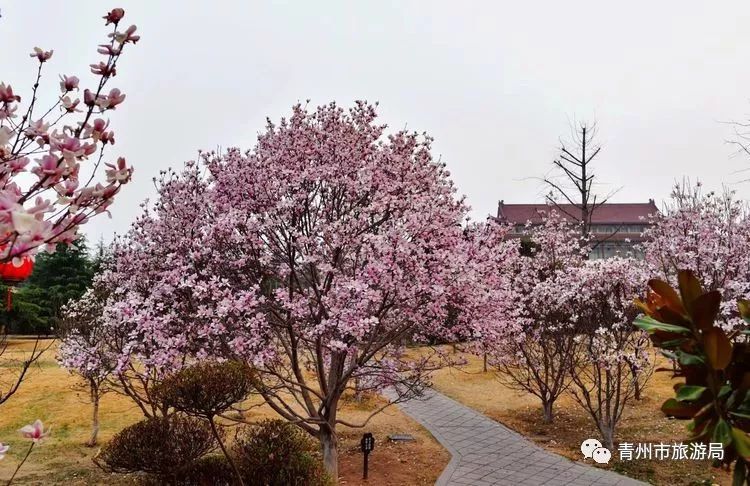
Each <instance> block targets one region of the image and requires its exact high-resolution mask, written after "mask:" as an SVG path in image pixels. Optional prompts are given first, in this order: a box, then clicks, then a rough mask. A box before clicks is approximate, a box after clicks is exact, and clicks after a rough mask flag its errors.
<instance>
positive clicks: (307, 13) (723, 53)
mask: <svg viewBox="0 0 750 486" xmlns="http://www.w3.org/2000/svg"><path fill="white" fill-rule="evenodd" d="M115 6H122V7H124V8H125V10H126V13H127V15H126V21H127V22H128V23H135V24H137V25H138V28H139V31H140V33H141V34H142V39H141V42H140V43H139V44H138V45H137V46H135V48H132V49H130V52H128V53H127V54H126V55H125V56H123V59H122V60H121V62H120V63H119V65H118V76H117V77H116V78H115V80H114V83H113V85H112V86H117V87H120V88H121V89H122V90H123V91H124V92H125V93H126V94H127V101H126V102H125V104H124V105H123V106H122V107H121V108H122V109H118V110H117V112H116V113H114V114H113V116H112V122H113V127H114V130H115V133H116V137H117V144H116V145H115V147H114V149H115V150H114V152H111V154H112V155H115V154H121V155H124V156H126V157H127V159H128V160H129V161H130V162H131V163H132V164H133V165H134V166H135V168H136V172H135V179H134V181H133V183H132V184H130V185H128V186H127V187H126V188H125V190H124V191H123V192H122V193H121V195H120V197H119V199H118V200H117V202H116V204H115V205H114V207H113V211H112V214H113V218H112V219H107V218H106V216H104V217H100V218H98V219H97V220H95V221H93V222H92V223H90V224H88V225H87V227H86V232H87V233H88V234H89V236H90V238H92V239H98V238H99V237H100V236H101V235H103V236H104V238H105V239H109V238H111V235H112V234H113V233H114V232H118V233H122V232H124V231H125V230H126V229H127V227H128V225H129V224H130V222H131V221H132V220H133V219H134V218H135V216H136V215H137V214H138V213H139V212H140V209H139V203H140V202H141V201H142V200H144V199H145V198H147V197H152V196H153V195H154V189H153V186H152V182H151V179H152V177H154V176H155V175H157V174H158V172H159V170H160V169H164V168H166V167H168V166H180V165H181V164H182V162H183V161H185V160H188V159H191V158H194V156H195V154H196V151H197V150H198V149H213V148H216V147H218V146H221V147H228V146H239V147H242V148H250V147H251V146H252V145H253V144H254V140H255V137H256V135H257V133H258V131H259V130H261V129H262V127H263V125H264V121H265V118H266V116H270V117H271V118H272V119H278V118H279V117H281V116H282V115H287V114H288V113H289V109H290V107H291V105H292V104H294V103H295V102H297V101H304V100H306V99H310V100H311V103H312V104H314V105H317V104H323V103H327V102H328V101H330V100H336V101H337V102H339V103H340V104H342V105H349V104H351V102H352V101H353V100H355V99H367V100H369V101H379V102H380V113H381V115H382V118H383V120H384V121H385V122H387V123H388V124H389V125H390V126H391V127H393V128H394V129H397V128H401V127H403V126H404V125H407V126H408V127H409V128H410V129H414V130H419V131H423V130H425V131H427V132H429V133H430V134H431V135H433V136H434V137H435V139H436V141H435V145H434V148H435V150H434V152H435V155H436V156H441V157H442V159H443V161H445V162H446V163H447V165H448V167H449V169H450V170H451V172H452V174H453V177H454V181H455V182H456V184H457V186H458V189H459V191H460V192H461V193H463V194H466V195H467V197H468V201H469V203H470V204H471V206H472V208H473V216H474V217H475V218H483V217H484V216H485V215H486V214H488V213H494V211H495V208H496V205H497V201H498V200H499V199H505V201H506V202H535V201H539V202H541V200H542V189H541V187H540V184H539V182H537V181H536V180H534V179H533V178H534V177H538V176H542V175H544V174H545V173H547V172H548V171H549V168H550V161H551V160H552V159H553V157H554V156H555V152H556V150H555V149H556V146H557V141H558V138H559V137H560V136H564V135H566V134H567V133H568V126H569V122H570V120H571V119H572V118H574V117H575V118H578V119H581V120H586V119H596V121H597V123H598V127H599V132H600V138H599V140H600V142H601V143H602V145H603V147H604V148H603V151H602V153H601V155H600V157H599V160H598V164H597V165H598V173H599V176H600V178H601V180H602V181H603V182H606V183H608V184H609V186H606V187H603V188H602V190H604V191H606V190H607V189H608V188H617V187H620V186H622V190H621V191H620V192H619V193H618V194H617V196H616V198H615V200H616V201H621V202H636V201H644V202H645V201H646V200H647V199H648V198H650V197H653V198H655V199H656V200H657V201H661V200H663V199H664V198H665V197H666V196H667V195H668V193H669V190H670V187H671V185H672V183H673V182H674V180H675V179H679V178H682V177H683V176H689V177H692V178H700V179H701V180H703V181H704V183H705V184H706V185H707V186H708V187H710V188H719V187H721V185H722V184H733V186H732V187H734V188H735V189H737V191H738V193H739V194H740V195H741V196H742V197H745V198H746V197H748V196H750V183H740V184H737V181H740V180H742V179H743V178H746V177H750V172H748V173H744V174H743V173H740V174H738V173H737V171H738V170H742V169H748V168H750V158H749V157H746V156H734V157H733V156H732V154H733V153H734V149H733V148H732V147H730V146H728V145H727V144H726V143H725V140H726V139H728V138H731V137H732V128H731V127H730V126H727V125H725V124H722V123H720V122H721V121H731V120H743V119H745V118H747V117H748V114H749V113H750V103H749V100H750V62H748V58H749V57H748V53H749V52H750V29H748V28H747V25H748V20H750V2H747V1H739V0H737V1H723V2H720V3H715V2H706V1H685V0H682V1H666V0H661V1H658V2H654V1H645V0H634V1H630V2H602V1H566V2H559V1H547V2H531V1H529V2H519V1H486V2H479V1H475V2H469V1H463V2H459V1H455V0H454V1H435V0H431V1H426V0H425V1H370V2H364V1H357V2H352V1H344V0H342V1H315V2H302V1H299V2H282V1H277V2H251V1H201V2H197V1H180V2H178V1H159V2H156V1H148V2H147V1H145V0H143V1H121V2H119V3H117V2H110V1H101V0H99V1H93V0H92V1H68V2H53V1H46V2H42V1H20V0H17V1H1V0H0V8H1V9H2V18H0V46H2V49H0V65H2V66H3V69H2V73H0V79H3V80H5V81H6V82H7V81H9V82H11V83H12V84H13V85H14V87H17V89H20V88H22V87H23V89H21V93H22V95H23V94H26V95H27V98H28V91H29V85H30V83H31V77H32V75H33V69H34V63H33V62H32V60H31V59H30V58H29V57H28V52H30V51H31V48H32V47H34V46H35V45H38V46H40V47H43V48H46V49H49V48H54V49H55V55H54V57H53V59H52V60H51V61H50V63H49V64H48V65H47V66H46V67H47V69H48V71H47V77H46V79H45V80H44V81H45V82H46V83H47V87H48V88H49V89H48V91H53V90H55V89H56V82H57V74H58V73H66V74H79V76H81V77H82V79H84V80H87V81H88V80H91V79H92V78H91V75H89V74H88V64H89V63H90V62H94V61H95V60H98V57H99V56H98V55H97V54H96V53H95V46H96V44H97V43H98V42H100V41H101V40H102V38H103V37H104V36H105V35H106V32H107V31H106V30H105V28H104V26H103V21H101V20H100V19H99V17H100V16H101V15H102V14H104V13H105V12H106V11H107V10H108V9H110V8H112V7H115ZM82 84H85V83H82Z"/></svg>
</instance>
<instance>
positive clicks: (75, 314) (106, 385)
mask: <svg viewBox="0 0 750 486" xmlns="http://www.w3.org/2000/svg"><path fill="white" fill-rule="evenodd" d="M109 295H110V291H109V290H108V288H107V286H106V285H105V284H104V282H103V278H102V277H101V276H97V277H96V279H95V281H94V283H93V285H92V287H91V288H90V289H88V290H87V291H86V292H85V293H84V294H83V296H81V297H80V298H79V299H78V300H76V301H71V302H69V303H68V304H67V305H65V306H64V307H63V308H62V312H61V314H62V315H61V319H60V325H59V328H58V333H59V335H60V338H61V339H60V346H59V348H58V357H57V359H58V362H59V363H60V364H61V365H62V366H63V367H65V368H66V369H67V370H69V371H70V372H71V373H75V374H77V375H78V376H79V377H80V378H81V381H82V384H83V386H84V388H85V389H86V391H87V392H88V394H89V399H90V401H91V404H92V407H93V408H92V422H91V436H90V438H89V440H88V441H87V442H86V445H88V446H94V445H96V443H97V437H98V434H99V401H100V399H101V396H102V395H103V394H104V393H106V392H107V391H109V390H110V389H111V386H112V379H113V378H114V375H113V374H114V371H115V369H116V367H117V362H118V358H119V357H120V355H119V353H118V352H117V348H116V347H115V346H116V343H117V340H116V339H114V338H115V336H113V334H112V333H111V332H110V328H109V327H108V324H109V323H108V321H107V320H106V318H105V314H106V313H105V307H106V305H107V301H108V299H109Z"/></svg>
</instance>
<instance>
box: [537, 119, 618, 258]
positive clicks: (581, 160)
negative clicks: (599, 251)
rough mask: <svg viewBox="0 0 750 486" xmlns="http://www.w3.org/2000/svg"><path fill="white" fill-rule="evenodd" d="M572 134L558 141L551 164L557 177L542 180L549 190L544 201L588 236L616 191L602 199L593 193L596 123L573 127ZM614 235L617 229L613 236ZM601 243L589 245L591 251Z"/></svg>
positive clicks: (596, 146)
mask: <svg viewBox="0 0 750 486" xmlns="http://www.w3.org/2000/svg"><path fill="white" fill-rule="evenodd" d="M571 131H572V136H571V140H570V141H569V142H565V141H564V140H561V141H560V152H559V154H558V156H557V158H555V160H554V161H553V162H552V164H553V166H554V168H555V169H556V172H557V175H556V176H555V175H553V176H546V177H544V179H543V181H544V183H545V185H546V186H547V187H549V188H550V191H549V193H548V194H547V196H546V197H547V201H548V202H549V203H550V204H551V205H552V206H554V207H555V208H556V209H557V210H558V211H559V212H560V213H562V214H564V215H565V216H566V217H568V218H570V219H572V220H573V221H575V222H577V223H578V224H579V225H580V228H581V236H583V237H588V236H589V235H590V234H591V223H592V219H593V216H594V213H595V211H596V210H597V209H598V208H600V207H601V206H602V205H603V204H605V203H606V202H607V201H608V200H609V199H610V198H611V197H612V196H613V195H614V193H615V192H617V191H611V192H609V193H607V194H606V195H604V196H601V195H598V194H596V193H595V192H594V185H595V183H597V182H598V180H597V176H596V173H595V172H594V168H593V162H594V159H595V158H596V156H597V155H599V152H601V149H602V148H601V146H600V145H599V144H598V143H597V142H596V136H597V128H596V124H595V123H586V122H584V123H580V124H578V125H574V126H573V127H572V130H571ZM560 179H561V180H560ZM616 232H617V230H615V231H614V232H613V233H612V234H614V233H616ZM610 236H611V235H610ZM605 239H606V238H605ZM602 241H604V240H601V239H600V240H599V241H594V242H592V249H593V248H595V247H596V246H598V245H599V244H600V243H601V242H602Z"/></svg>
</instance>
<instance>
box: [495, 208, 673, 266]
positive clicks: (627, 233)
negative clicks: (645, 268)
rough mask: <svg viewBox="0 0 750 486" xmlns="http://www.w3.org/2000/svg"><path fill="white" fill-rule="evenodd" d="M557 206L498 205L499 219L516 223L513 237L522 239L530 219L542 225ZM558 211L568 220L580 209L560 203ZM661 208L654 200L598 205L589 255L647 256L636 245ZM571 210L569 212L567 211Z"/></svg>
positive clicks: (604, 256) (592, 225)
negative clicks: (652, 216) (629, 254)
mask: <svg viewBox="0 0 750 486" xmlns="http://www.w3.org/2000/svg"><path fill="white" fill-rule="evenodd" d="M552 209H556V208H555V206H552V205H548V204H505V202H503V201H500V202H499V203H498V205H497V219H498V220H499V221H502V222H504V223H510V224H512V225H513V231H512V233H511V234H510V236H511V237H516V238H520V237H521V236H522V234H523V231H524V227H525V226H526V222H527V221H529V222H531V224H532V225H537V224H541V222H542V220H543V218H544V215H545V214H546V213H548V212H549V211H550V210H552ZM556 210H557V212H558V213H559V214H560V215H561V216H562V217H563V218H566V219H574V218H571V217H570V216H569V215H574V216H577V215H578V214H580V210H579V209H577V208H576V207H575V206H573V205H572V204H560V205H559V209H556ZM658 211H659V209H658V208H657V207H656V204H655V203H654V200H653V199H649V200H648V202H647V203H605V204H602V205H601V206H598V207H597V208H596V210H595V211H594V213H593V215H592V218H591V233H592V235H593V238H594V243H593V246H595V248H594V249H593V250H592V252H591V254H590V255H589V258H592V259H595V258H608V257H611V256H615V255H622V256H625V255H626V254H627V253H628V252H631V253H632V254H633V256H635V257H636V258H642V257H643V255H642V254H641V252H640V251H638V249H637V248H635V245H636V244H638V243H640V242H642V241H643V236H642V233H643V231H644V230H645V229H646V228H647V227H648V225H649V223H648V215H649V214H656V213H657V212H658ZM566 213H568V214H566Z"/></svg>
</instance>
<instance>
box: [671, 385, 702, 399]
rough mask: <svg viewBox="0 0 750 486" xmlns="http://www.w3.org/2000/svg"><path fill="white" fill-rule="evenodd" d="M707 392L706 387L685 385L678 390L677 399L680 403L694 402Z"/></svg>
mask: <svg viewBox="0 0 750 486" xmlns="http://www.w3.org/2000/svg"><path fill="white" fill-rule="evenodd" d="M705 391H706V387H705V386H695V385H683V386H681V387H680V389H679V390H677V396H676V397H675V399H676V400H677V401H680V402H694V401H696V400H698V399H699V398H700V397H701V395H703V393H704V392H705Z"/></svg>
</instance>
